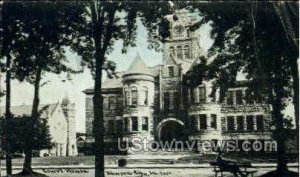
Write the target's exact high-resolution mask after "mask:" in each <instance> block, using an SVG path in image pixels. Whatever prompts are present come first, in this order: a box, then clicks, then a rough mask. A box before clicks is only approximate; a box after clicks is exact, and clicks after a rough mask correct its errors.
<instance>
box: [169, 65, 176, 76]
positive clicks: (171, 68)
mask: <svg viewBox="0 0 300 177" xmlns="http://www.w3.org/2000/svg"><path fill="white" fill-rule="evenodd" d="M168 71H169V77H174V76H175V72H174V66H169V67H168Z"/></svg>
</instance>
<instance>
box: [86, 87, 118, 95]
mask: <svg viewBox="0 0 300 177" xmlns="http://www.w3.org/2000/svg"><path fill="white" fill-rule="evenodd" d="M82 92H83V93H85V94H86V95H93V94H94V89H85V90H83V91H82ZM101 92H102V93H104V94H106V93H122V87H117V88H102V89H101Z"/></svg>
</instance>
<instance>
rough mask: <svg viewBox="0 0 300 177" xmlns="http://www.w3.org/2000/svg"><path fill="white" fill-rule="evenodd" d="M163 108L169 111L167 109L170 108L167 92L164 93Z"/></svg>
mask: <svg viewBox="0 0 300 177" xmlns="http://www.w3.org/2000/svg"><path fill="white" fill-rule="evenodd" d="M164 108H165V110H169V108H170V93H169V92H165V93H164Z"/></svg>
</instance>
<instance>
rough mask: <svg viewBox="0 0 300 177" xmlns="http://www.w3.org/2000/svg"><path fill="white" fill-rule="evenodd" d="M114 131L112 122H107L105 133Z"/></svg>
mask: <svg viewBox="0 0 300 177" xmlns="http://www.w3.org/2000/svg"><path fill="white" fill-rule="evenodd" d="M114 130H115V122H114V121H113V120H109V121H108V127H107V132H108V133H113V132H114Z"/></svg>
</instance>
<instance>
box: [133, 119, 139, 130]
mask: <svg viewBox="0 0 300 177" xmlns="http://www.w3.org/2000/svg"><path fill="white" fill-rule="evenodd" d="M131 123H132V127H131V130H132V131H138V118H137V117H131Z"/></svg>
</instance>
